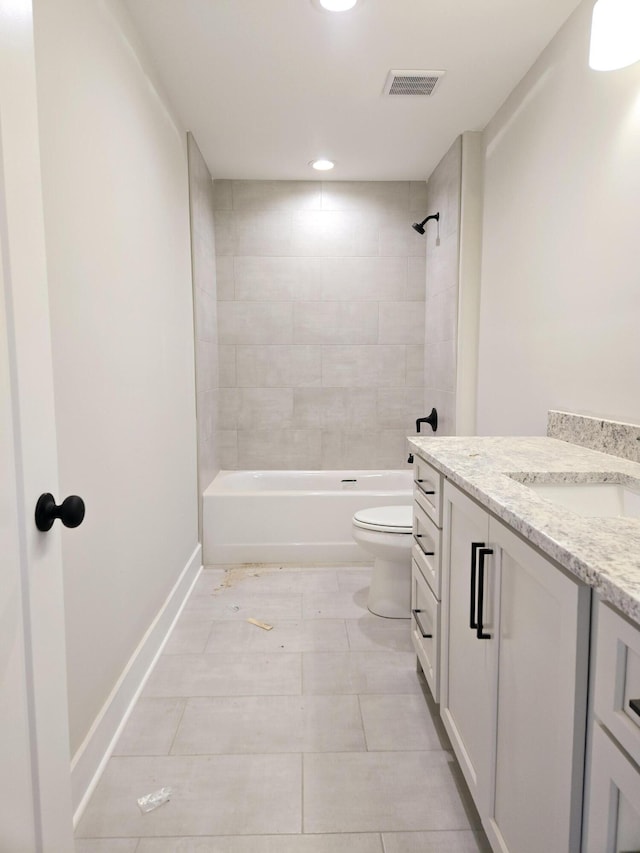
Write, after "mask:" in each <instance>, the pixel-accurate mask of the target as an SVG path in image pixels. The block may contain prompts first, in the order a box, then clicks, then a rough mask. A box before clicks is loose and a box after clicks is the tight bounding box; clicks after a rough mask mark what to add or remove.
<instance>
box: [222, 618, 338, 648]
mask: <svg viewBox="0 0 640 853" xmlns="http://www.w3.org/2000/svg"><path fill="white" fill-rule="evenodd" d="M348 649H349V641H348V640H347V631H346V628H345V624H344V620H342V619H313V620H305V621H300V620H299V621H295V622H287V621H284V620H278V621H276V622H275V623H274V624H273V630H272V631H265V630H263V629H261V628H258V627H257V626H255V625H252V624H250V623H249V622H246V621H245V622H218V621H216V622H213V624H212V627H211V631H210V634H209V639H208V643H207V646H206V651H207V652H209V653H213V652H231V651H233V652H339V651H347V650H348Z"/></svg>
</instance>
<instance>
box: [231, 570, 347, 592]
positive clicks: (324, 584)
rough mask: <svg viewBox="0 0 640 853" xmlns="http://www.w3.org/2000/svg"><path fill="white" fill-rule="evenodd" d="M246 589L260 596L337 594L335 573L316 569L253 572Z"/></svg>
mask: <svg viewBox="0 0 640 853" xmlns="http://www.w3.org/2000/svg"><path fill="white" fill-rule="evenodd" d="M246 588H250V589H251V592H252V593H254V594H256V595H260V594H264V593H269V594H271V593H274V592H279V593H316V592H334V593H335V592H338V591H339V587H338V580H337V577H336V573H335V572H332V571H319V570H316V569H303V570H298V571H292V570H291V569H267V570H258V571H256V572H254V574H253V576H252V577H250V578H248V579H247V584H246Z"/></svg>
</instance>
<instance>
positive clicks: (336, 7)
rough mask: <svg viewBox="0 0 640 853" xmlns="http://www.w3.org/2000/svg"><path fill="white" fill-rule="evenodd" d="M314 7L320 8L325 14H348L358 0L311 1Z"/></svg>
mask: <svg viewBox="0 0 640 853" xmlns="http://www.w3.org/2000/svg"><path fill="white" fill-rule="evenodd" d="M312 2H313V4H314V6H320V8H321V9H324V10H325V11H327V12H348V11H349V9H353V7H354V6H355V5H356V3H357V2H358V0H312Z"/></svg>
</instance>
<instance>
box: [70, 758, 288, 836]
mask: <svg viewBox="0 0 640 853" xmlns="http://www.w3.org/2000/svg"><path fill="white" fill-rule="evenodd" d="M164 786H170V787H171V788H172V789H173V794H172V797H171V801H170V802H168V803H166V804H165V805H163V806H160V808H158V809H156V810H155V811H153V812H150V813H148V814H142V813H141V812H140V809H139V808H138V805H137V802H136V800H137V798H138V797H140V796H142V795H144V794H147V793H149V792H151V791H155V790H157V789H159V788H162V787H164ZM300 807H301V767H300V756H299V755H217V756H213V757H202V756H191V757H189V758H182V757H177V756H171V757H162V758H112V759H111V760H110V761H109V764H108V766H107V769H106V770H105V773H104V775H103V777H102V779H101V780H100V782H99V783H98V787H97V789H96V792H95V794H94V796H93V797H92V799H91V802H90V803H89V805H88V807H87V810H86V812H85V814H84V817H83V818H82V820H81V821H80V825H79V827H78V833H77V834H78V835H79V836H80V837H88V838H96V837H107V836H119V837H121V836H130V837H135V838H138V837H145V836H161V837H162V836H170V835H177V836H181V835H184V834H185V833H188V834H189V835H262V834H278V833H293V832H300V831H301V811H300Z"/></svg>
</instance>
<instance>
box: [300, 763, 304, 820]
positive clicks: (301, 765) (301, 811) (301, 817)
mask: <svg viewBox="0 0 640 853" xmlns="http://www.w3.org/2000/svg"><path fill="white" fill-rule="evenodd" d="M304 755H305V754H304V752H301V753H300V833H301V834H302V835H304Z"/></svg>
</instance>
